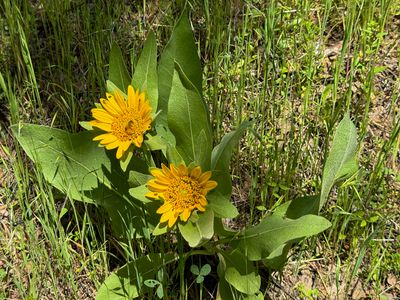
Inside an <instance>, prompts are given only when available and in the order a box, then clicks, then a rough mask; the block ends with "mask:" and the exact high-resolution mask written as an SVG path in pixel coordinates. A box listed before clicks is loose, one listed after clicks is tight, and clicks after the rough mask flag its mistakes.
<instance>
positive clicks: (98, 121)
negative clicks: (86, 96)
mask: <svg viewBox="0 0 400 300" xmlns="http://www.w3.org/2000/svg"><path fill="white" fill-rule="evenodd" d="M106 95H107V99H104V98H101V99H100V103H101V106H102V108H93V109H92V114H93V118H95V120H93V121H90V125H92V126H93V127H97V128H100V129H101V130H104V131H106V132H107V133H104V134H101V135H98V136H96V137H95V138H94V139H93V140H94V141H100V144H101V145H104V146H105V147H106V149H107V150H110V149H115V148H118V150H117V155H116V156H117V159H120V158H121V157H122V155H123V154H124V153H125V152H126V151H127V150H128V148H129V146H130V145H131V144H134V145H135V146H136V147H140V146H142V143H143V134H144V133H145V132H146V131H147V130H149V129H150V128H151V127H150V124H151V122H152V118H151V115H150V113H151V107H150V104H149V102H148V101H147V99H146V96H145V94H144V93H139V91H135V90H134V89H133V87H132V86H129V87H128V100H125V99H124V98H123V97H122V95H121V94H120V93H119V92H118V91H115V92H114V95H112V94H109V93H107V94H106Z"/></svg>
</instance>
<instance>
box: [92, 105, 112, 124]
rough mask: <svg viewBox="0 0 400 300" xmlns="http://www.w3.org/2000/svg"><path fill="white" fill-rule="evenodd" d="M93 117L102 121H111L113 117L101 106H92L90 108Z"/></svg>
mask: <svg viewBox="0 0 400 300" xmlns="http://www.w3.org/2000/svg"><path fill="white" fill-rule="evenodd" d="M91 112H92V115H93V118H95V119H97V120H99V121H100V122H103V123H112V122H113V120H114V117H113V116H112V115H110V114H109V113H108V112H107V111H105V110H104V109H102V108H92V110H91Z"/></svg>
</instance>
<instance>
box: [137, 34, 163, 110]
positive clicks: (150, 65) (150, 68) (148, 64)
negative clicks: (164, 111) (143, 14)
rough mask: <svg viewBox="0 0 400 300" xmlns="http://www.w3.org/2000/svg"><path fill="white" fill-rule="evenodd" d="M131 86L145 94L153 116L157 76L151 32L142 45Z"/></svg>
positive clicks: (156, 101) (156, 95) (154, 43)
mask: <svg viewBox="0 0 400 300" xmlns="http://www.w3.org/2000/svg"><path fill="white" fill-rule="evenodd" d="M132 86H133V87H134V88H135V89H139V90H140V91H141V92H145V93H146V94H147V97H148V100H149V102H150V106H151V107H152V109H153V111H152V114H153V116H154V114H155V113H156V111H157V103H158V76H157V42H156V38H155V35H154V33H153V32H150V34H149V36H148V37H147V40H146V42H145V44H144V47H143V50H142V53H141V54H140V57H139V60H138V62H137V64H136V67H135V73H134V74H133V77H132Z"/></svg>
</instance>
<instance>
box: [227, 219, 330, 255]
mask: <svg viewBox="0 0 400 300" xmlns="http://www.w3.org/2000/svg"><path fill="white" fill-rule="evenodd" d="M330 226H331V223H330V222H329V221H328V220H327V219H325V218H323V217H320V216H315V215H306V216H303V217H300V218H298V219H295V220H291V219H287V218H286V219H285V218H282V217H280V216H275V215H272V216H268V217H266V218H265V219H263V220H262V221H261V222H260V224H258V225H256V226H254V227H252V228H250V229H247V230H245V231H244V232H243V233H242V234H241V235H240V236H239V237H238V238H237V239H235V240H233V241H232V245H233V246H236V247H238V248H239V249H240V250H241V252H243V253H246V254H247V257H248V259H249V260H253V261H256V260H260V259H264V258H267V257H268V256H269V255H270V254H271V253H272V252H273V251H274V250H275V249H277V248H278V247H280V246H281V245H283V244H286V243H288V242H290V241H294V240H297V239H299V238H305V237H309V236H312V235H315V234H317V233H320V232H322V231H324V230H325V229H327V228H328V227H330Z"/></svg>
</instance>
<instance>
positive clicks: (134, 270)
mask: <svg viewBox="0 0 400 300" xmlns="http://www.w3.org/2000/svg"><path fill="white" fill-rule="evenodd" d="M175 260H176V258H175V257H174V256H173V255H172V254H167V255H162V254H161V253H152V254H149V255H147V256H143V257H140V258H138V259H137V260H136V261H134V262H130V263H128V264H127V265H125V266H123V267H122V268H121V269H119V270H118V271H117V272H115V273H112V274H111V275H110V276H108V277H107V278H106V280H105V281H104V282H103V284H102V285H101V286H100V288H99V290H98V291H97V294H96V300H127V299H133V298H137V297H139V296H142V295H143V294H144V293H145V292H146V291H148V288H147V287H146V286H145V285H144V284H143V282H144V281H145V280H147V279H155V278H156V273H157V271H158V270H159V269H160V268H162V266H163V265H167V264H169V263H172V262H174V261H175Z"/></svg>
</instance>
